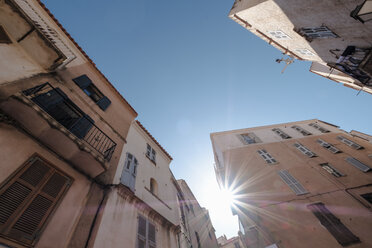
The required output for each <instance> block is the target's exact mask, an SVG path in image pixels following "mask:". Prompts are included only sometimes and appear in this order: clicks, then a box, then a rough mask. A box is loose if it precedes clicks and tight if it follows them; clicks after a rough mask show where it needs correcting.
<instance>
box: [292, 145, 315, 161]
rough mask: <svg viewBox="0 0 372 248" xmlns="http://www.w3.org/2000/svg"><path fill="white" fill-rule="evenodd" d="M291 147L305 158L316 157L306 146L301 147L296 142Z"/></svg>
mask: <svg viewBox="0 0 372 248" xmlns="http://www.w3.org/2000/svg"><path fill="white" fill-rule="evenodd" d="M293 146H294V147H295V148H296V149H297V150H298V151H300V152H301V153H302V154H304V155H305V156H308V157H309V158H315V157H318V155H316V153H314V152H312V151H311V150H310V149H308V148H307V147H306V146H304V145H302V144H301V143H300V142H296V143H294V144H293Z"/></svg>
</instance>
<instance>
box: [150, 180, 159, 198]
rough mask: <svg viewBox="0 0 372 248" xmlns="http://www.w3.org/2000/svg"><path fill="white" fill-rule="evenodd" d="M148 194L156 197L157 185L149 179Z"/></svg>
mask: <svg viewBox="0 0 372 248" xmlns="http://www.w3.org/2000/svg"><path fill="white" fill-rule="evenodd" d="M150 192H151V193H153V194H154V195H158V183H157V182H156V180H155V179H154V178H151V179H150Z"/></svg>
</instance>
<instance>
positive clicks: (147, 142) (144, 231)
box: [92, 121, 180, 248]
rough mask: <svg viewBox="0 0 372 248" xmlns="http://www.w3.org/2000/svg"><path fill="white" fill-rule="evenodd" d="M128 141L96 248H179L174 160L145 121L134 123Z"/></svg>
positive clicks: (104, 213)
mask: <svg viewBox="0 0 372 248" xmlns="http://www.w3.org/2000/svg"><path fill="white" fill-rule="evenodd" d="M127 142H128V143H127V145H126V146H125V147H124V149H123V151H122V155H121V158H120V162H119V166H118V170H117V172H116V174H115V177H114V181H113V183H114V185H116V186H115V187H113V188H112V189H111V190H110V192H109V194H108V196H107V202H106V203H105V204H104V205H105V207H104V209H102V211H101V214H100V218H99V225H97V226H98V228H97V230H96V232H97V234H96V235H95V240H94V241H93V240H92V243H93V245H92V247H105V246H108V247H123V245H125V247H138V248H155V247H164V248H173V247H174V248H176V247H179V246H178V233H179V222H180V219H179V209H178V202H177V190H176V187H175V186H174V184H173V175H172V173H171V171H170V168H169V165H170V162H171V161H172V157H171V156H170V155H169V154H168V153H167V152H166V151H165V150H164V149H163V148H162V147H161V146H160V144H159V143H158V142H157V141H156V140H155V139H154V138H153V137H152V135H151V134H150V133H149V132H148V131H147V130H146V129H145V128H144V127H143V125H142V124H141V123H140V122H139V121H134V122H133V123H132V125H131V127H130V129H129V133H128V137H127Z"/></svg>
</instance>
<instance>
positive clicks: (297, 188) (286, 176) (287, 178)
mask: <svg viewBox="0 0 372 248" xmlns="http://www.w3.org/2000/svg"><path fill="white" fill-rule="evenodd" d="M278 174H279V176H280V177H281V179H282V180H283V181H284V182H285V183H286V184H287V185H288V186H289V187H290V188H291V189H292V190H293V191H294V192H295V193H296V195H304V194H307V193H309V192H308V191H307V190H306V189H305V188H304V187H303V186H302V185H301V184H300V183H299V182H298V181H297V180H296V179H295V178H294V177H293V176H292V175H291V174H290V173H289V172H288V171H286V170H280V171H278Z"/></svg>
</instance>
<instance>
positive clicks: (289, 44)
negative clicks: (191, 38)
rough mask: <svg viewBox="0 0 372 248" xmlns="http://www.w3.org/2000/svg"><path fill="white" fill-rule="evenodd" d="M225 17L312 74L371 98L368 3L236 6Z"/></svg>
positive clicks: (242, 1)
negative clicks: (308, 63) (301, 62)
mask: <svg viewBox="0 0 372 248" xmlns="http://www.w3.org/2000/svg"><path fill="white" fill-rule="evenodd" d="M229 17H230V18H231V19H232V20H234V21H235V22H237V23H238V24H240V25H242V26H243V27H244V28H246V29H247V30H249V31H250V32H252V33H253V34H255V35H257V36H258V37H260V38H261V39H263V40H264V41H266V42H268V43H269V44H270V45H272V46H274V47H276V48H277V49H279V50H280V51H282V52H283V54H286V55H288V56H290V57H292V58H294V59H298V60H307V61H311V62H312V65H311V68H310V71H311V72H313V73H316V74H318V75H321V76H323V77H326V78H329V79H331V80H333V81H335V82H340V83H343V84H344V85H345V86H348V87H351V88H354V89H357V90H364V91H365V92H368V93H372V79H371V78H372V59H371V56H372V55H371V49H372V43H371V40H372V3H371V1H368V0H367V1H366V0H351V1H338V0H332V1H306V0H301V1H296V0H256V1H251V0H236V1H235V2H234V5H233V7H232V9H231V11H230V13H229Z"/></svg>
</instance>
